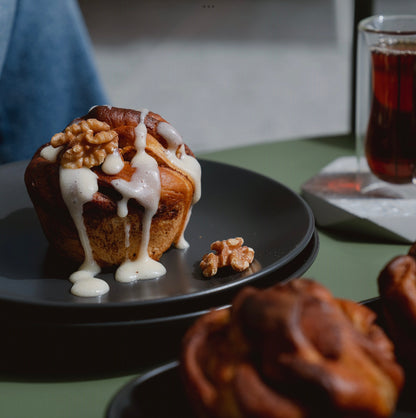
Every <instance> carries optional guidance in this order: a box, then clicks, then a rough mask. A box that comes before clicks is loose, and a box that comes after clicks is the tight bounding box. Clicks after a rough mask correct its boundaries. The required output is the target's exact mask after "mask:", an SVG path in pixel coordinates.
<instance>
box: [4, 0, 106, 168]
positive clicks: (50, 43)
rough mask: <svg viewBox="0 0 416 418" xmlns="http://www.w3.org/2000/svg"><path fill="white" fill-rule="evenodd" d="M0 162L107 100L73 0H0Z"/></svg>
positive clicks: (27, 153) (24, 154)
mask: <svg viewBox="0 0 416 418" xmlns="http://www.w3.org/2000/svg"><path fill="white" fill-rule="evenodd" d="M0 28H1V29H0V164H2V163H6V162H10V161H14V160H22V159H26V158H30V157H31V156H32V155H33V153H34V152H35V151H36V149H37V148H38V147H39V146H40V145H42V144H44V143H46V142H48V141H49V140H50V138H51V136H52V135H53V134H54V133H56V132H59V131H61V130H62V129H63V128H64V127H65V126H66V125H67V124H68V123H69V122H71V120H72V119H74V118H75V117H78V116H82V115H84V114H85V113H87V112H88V109H89V108H90V107H91V106H93V105H96V104H106V103H108V100H107V97H106V94H105V93H104V91H103V87H102V85H101V83H100V80H99V77H98V76H97V71H96V68H95V65H94V60H93V54H92V48H91V44H90V40H89V37H88V33H87V31H86V28H85V26H84V22H83V19H82V16H81V13H80V10H79V7H78V4H77V3H76V1H75V0H52V1H51V0H36V1H34V0H0Z"/></svg>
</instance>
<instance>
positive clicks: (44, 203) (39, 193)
mask: <svg viewBox="0 0 416 418" xmlns="http://www.w3.org/2000/svg"><path fill="white" fill-rule="evenodd" d="M87 117H88V118H90V117H94V118H96V119H97V120H100V121H104V122H106V123H109V124H110V125H111V128H114V129H115V130H116V131H117V133H118V134H119V142H120V144H119V146H120V147H122V148H123V151H124V152H125V155H124V156H123V157H124V168H123V169H122V170H121V172H120V173H118V174H116V175H108V174H105V173H104V172H103V171H102V170H101V167H100V166H98V167H94V168H93V171H94V172H95V174H96V175H97V177H98V186H99V190H98V192H97V193H95V195H94V198H93V200H92V201H90V202H88V203H86V204H85V205H84V213H83V214H84V223H85V225H86V228H87V232H88V234H89V237H90V243H91V247H92V250H93V255H94V259H95V260H96V261H97V262H98V264H99V265H100V266H101V267H108V266H113V265H119V264H121V263H122V262H123V261H124V260H125V259H126V251H127V256H128V257H129V258H130V259H134V258H135V257H136V256H137V251H138V248H139V244H140V241H141V220H142V215H143V208H142V207H141V206H140V205H139V204H137V203H136V202H135V201H133V200H130V201H129V214H128V215H127V217H126V218H119V217H118V216H117V214H116V212H117V201H118V200H119V199H120V198H121V196H120V194H119V193H118V192H117V191H116V190H115V189H114V187H113V186H112V185H111V182H112V181H113V180H114V179H116V178H121V179H124V180H129V179H130V178H131V176H132V174H133V172H134V170H135V169H134V167H132V166H131V159H132V158H133V156H134V154H135V150H134V149H133V144H134V139H135V135H134V127H135V126H136V125H137V123H138V121H139V120H140V112H137V111H133V110H129V109H120V108H109V107H107V106H97V107H95V108H93V109H92V110H91V111H90V112H89V114H88V115H86V116H85V117H84V118H87ZM161 121H164V119H163V118H161V117H160V116H159V115H156V114H155V113H152V112H149V114H148V116H147V117H146V118H145V124H146V126H147V128H148V135H147V140H146V152H147V153H149V154H150V155H152V156H153V157H154V158H155V159H156V161H157V162H158V165H159V172H160V179H161V196H160V202H159V207H158V210H157V213H156V214H155V216H154V217H153V220H152V226H151V237H150V242H149V248H148V250H149V255H150V256H151V257H152V258H153V259H155V260H158V259H159V258H160V256H161V255H162V254H163V253H164V252H165V251H166V250H167V249H168V248H169V247H170V246H171V245H172V244H173V243H176V242H177V241H178V239H179V238H180V236H181V233H182V231H183V229H184V227H185V224H186V218H187V214H188V211H189V209H190V206H191V204H192V199H193V194H194V189H195V186H194V184H193V182H192V179H191V178H190V177H189V176H188V175H187V174H186V173H185V172H183V171H182V170H180V169H179V168H178V167H176V166H175V165H174V164H172V163H171V162H170V161H169V159H168V158H167V157H166V154H165V152H164V146H165V145H166V144H164V141H163V139H161V138H160V136H159V135H158V134H157V132H156V127H157V124H158V123H159V122H161ZM153 135H155V137H153ZM157 138H158V139H157ZM42 148H43V147H41V148H40V149H39V150H38V151H37V152H36V154H35V155H34V157H33V158H32V160H31V162H30V163H29V165H28V167H27V169H26V172H25V183H26V187H27V190H28V193H29V195H30V197H31V199H32V202H33V205H34V207H35V209H36V211H37V214H38V217H39V220H40V223H41V225H42V228H43V230H44V232H45V235H46V237H47V238H48V240H49V241H50V243H51V244H52V246H53V247H54V248H56V249H57V250H58V251H59V252H61V253H62V254H63V255H65V256H67V257H69V258H71V259H72V260H74V261H76V262H78V263H80V262H82V261H83V259H84V251H83V249H82V246H81V243H80V240H79V238H78V233H77V230H76V228H75V226H74V223H73V221H72V218H71V216H70V214H69V212H68V209H67V208H66V205H65V203H64V201H63V199H62V195H61V193H60V187H59V163H58V162H56V163H54V162H50V161H48V160H46V159H45V158H43V157H42V156H41V154H40V151H41V149H42ZM189 153H190V152H189ZM126 222H129V223H130V225H131V230H130V239H129V244H130V246H129V249H128V250H127V249H126V246H125V243H126V237H125V230H126V228H125V226H124V225H125V223H126Z"/></svg>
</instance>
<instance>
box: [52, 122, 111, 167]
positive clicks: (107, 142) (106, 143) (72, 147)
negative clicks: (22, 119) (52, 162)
mask: <svg viewBox="0 0 416 418" xmlns="http://www.w3.org/2000/svg"><path fill="white" fill-rule="evenodd" d="M51 145H52V146H53V147H54V148H57V147H60V146H62V145H63V146H64V147H65V148H66V149H65V151H64V152H63V154H62V157H61V165H62V166H63V167H64V168H81V167H87V168H91V167H95V166H98V165H100V164H102V163H103V162H104V160H105V157H106V156H107V155H108V154H111V153H112V152H113V151H114V150H115V149H116V148H117V147H118V134H117V132H116V131H114V130H112V129H110V125H108V124H107V123H105V122H101V121H99V120H97V119H87V120H81V121H79V122H76V123H73V124H72V125H69V126H68V127H67V128H66V129H65V131H64V132H59V133H57V134H55V135H54V136H53V137H52V139H51Z"/></svg>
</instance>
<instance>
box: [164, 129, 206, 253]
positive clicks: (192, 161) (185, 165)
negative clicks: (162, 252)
mask: <svg viewBox="0 0 416 418" xmlns="http://www.w3.org/2000/svg"><path fill="white" fill-rule="evenodd" d="M157 133H158V134H159V135H160V136H162V138H164V139H165V140H166V141H167V143H168V149H167V150H166V155H167V157H168V159H169V161H170V162H171V163H172V164H175V165H176V166H177V167H179V168H180V169H181V170H182V171H184V172H185V173H186V174H188V176H189V177H190V178H191V179H192V181H193V183H194V196H193V200H192V204H193V205H194V204H195V203H196V202H198V200H199V199H200V198H201V166H200V165H199V162H198V160H197V159H196V158H194V157H192V156H190V155H187V154H186V152H185V145H184V143H183V140H182V137H181V135H180V134H179V132H178V131H177V130H176V129H175V128H174V127H173V126H172V125H171V124H169V123H167V122H160V123H159V125H158V126H157ZM178 155H179V157H178ZM191 209H192V208H190V209H189V212H188V215H187V218H186V221H185V224H184V228H183V229H182V232H181V236H180V237H179V239H178V242H177V243H176V244H175V245H176V248H179V249H186V248H188V247H189V244H188V242H187V241H186V239H185V230H186V227H187V226H188V222H189V219H190V216H191Z"/></svg>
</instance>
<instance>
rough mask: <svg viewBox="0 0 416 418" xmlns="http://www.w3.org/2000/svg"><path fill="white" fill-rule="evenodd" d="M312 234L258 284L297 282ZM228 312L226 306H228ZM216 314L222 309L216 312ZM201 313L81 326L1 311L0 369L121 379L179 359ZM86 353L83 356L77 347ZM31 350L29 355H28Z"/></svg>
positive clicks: (314, 244) (313, 245)
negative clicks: (114, 374)
mask: <svg viewBox="0 0 416 418" xmlns="http://www.w3.org/2000/svg"><path fill="white" fill-rule="evenodd" d="M318 248H319V242H318V236H317V235H316V234H314V236H313V238H312V239H311V241H310V243H309V244H308V245H307V247H306V248H305V249H304V250H303V251H302V253H301V254H299V255H298V256H297V257H296V258H295V259H294V260H292V261H291V262H290V263H288V264H286V265H285V266H283V267H282V268H281V269H279V270H276V271H274V272H273V273H272V274H271V275H270V276H268V278H265V279H264V280H263V281H262V283H263V284H264V285H265V286H267V284H268V283H273V282H277V281H281V280H283V279H285V278H286V279H285V280H288V279H290V278H293V277H299V276H301V275H302V274H303V273H304V272H305V271H306V270H307V269H308V268H309V266H310V265H311V264H312V263H313V261H314V259H315V257H316V254H317V252H318ZM227 306H228V305H227ZM219 308H221V307H219ZM205 312H207V311H206V310H199V311H195V312H189V313H185V314H182V315H170V316H163V317H157V318H149V319H137V320H122V321H118V322H117V321H114V320H113V321H108V322H103V321H101V322H98V323H97V322H96V323H80V322H76V321H72V320H71V319H70V318H68V320H67V321H64V320H62V318H60V320H59V321H57V320H55V319H54V318H51V315H49V317H46V318H44V319H43V320H40V318H39V317H38V316H36V317H35V318H33V316H32V315H31V314H30V312H25V313H22V312H21V310H20V309H16V311H15V312H14V313H13V314H10V311H7V312H4V314H3V313H2V312H1V310H0V329H1V333H2V346H1V353H2V358H3V359H6V361H4V362H2V361H1V360H0V368H1V370H3V371H7V372H9V373H13V374H16V373H18V374H25V375H26V374H28V373H30V374H31V375H33V374H35V373H40V374H41V375H42V376H45V375H46V374H53V375H59V376H62V375H67V374H70V375H72V374H76V375H77V376H79V375H84V374H91V373H111V372H113V371H116V372H117V373H120V372H122V371H126V372H129V373H131V371H132V370H136V369H137V368H141V367H143V366H146V365H148V364H151V363H155V362H157V363H158V364H160V363H162V362H167V361H169V360H174V359H176V358H177V357H178V355H179V353H180V346H181V341H182V338H183V335H184V334H185V332H186V330H187V329H188V328H189V326H190V325H191V324H192V323H193V322H194V321H195V319H196V318H198V317H199V316H201V315H203V314H204V313H205ZM80 341H82V344H83V346H85V347H88V352H89V353H93V355H86V353H85V352H84V351H83V350H79V343H80ZM27 347H30V350H28V349H27Z"/></svg>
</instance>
